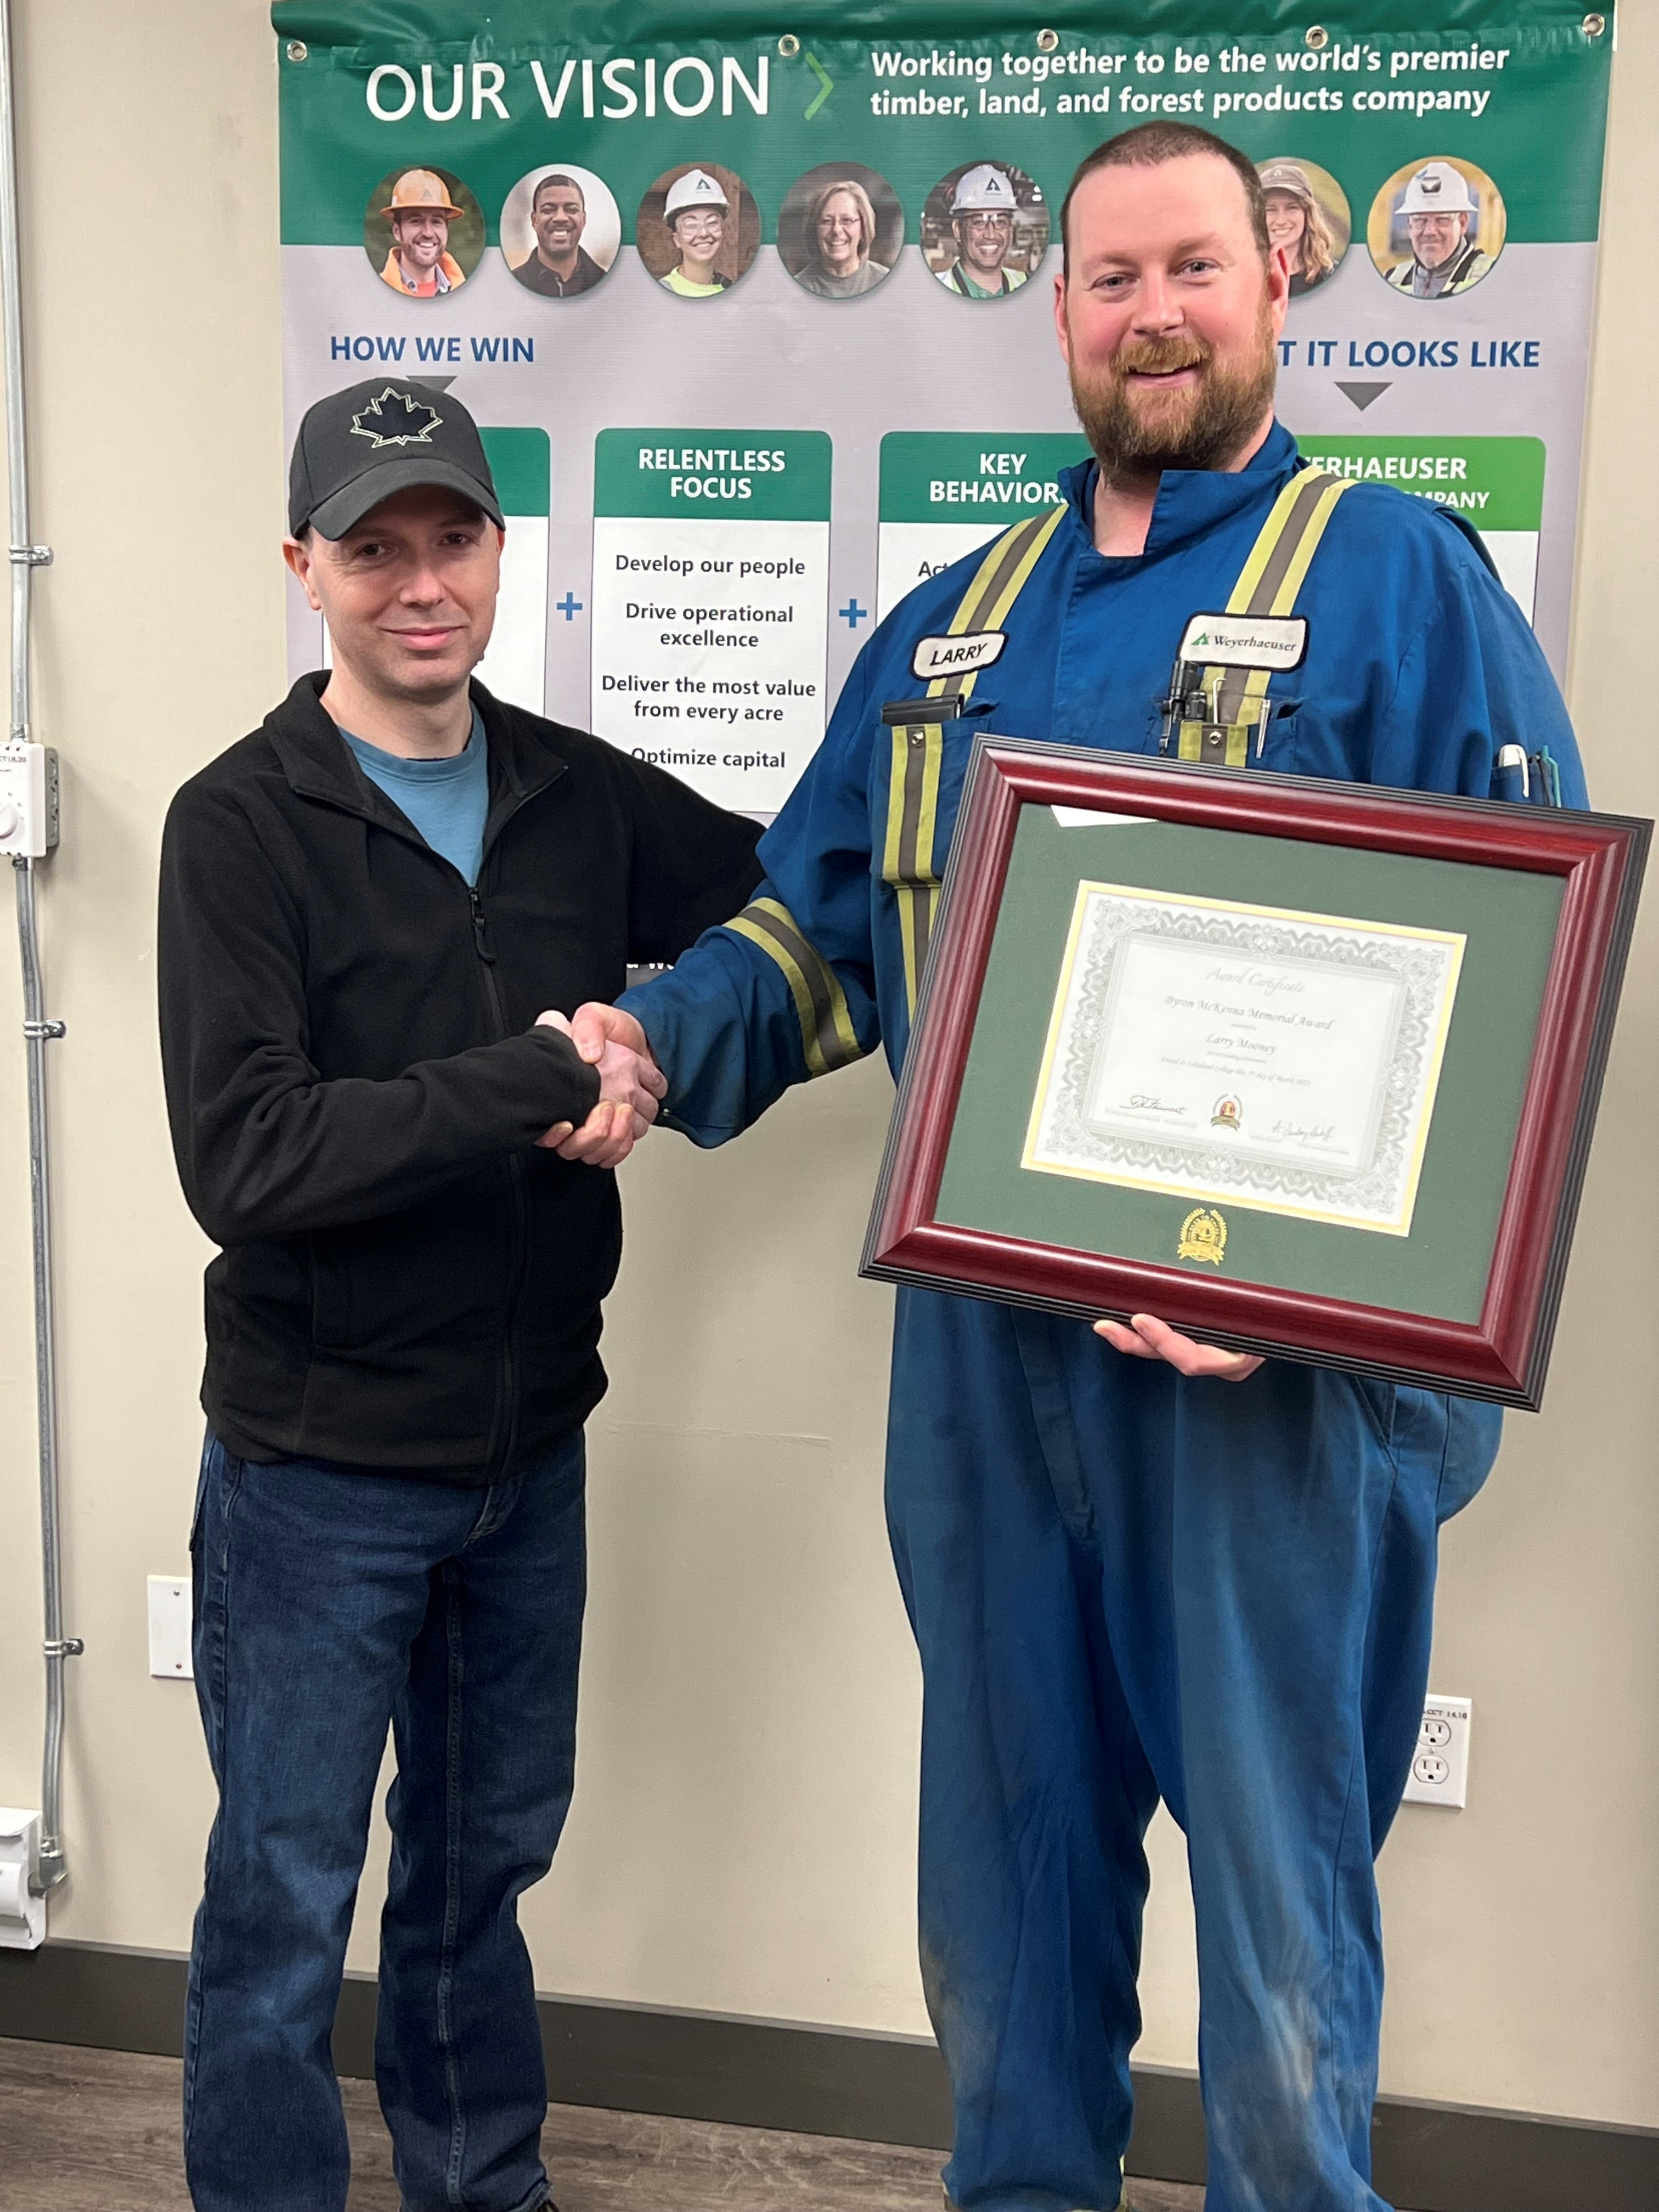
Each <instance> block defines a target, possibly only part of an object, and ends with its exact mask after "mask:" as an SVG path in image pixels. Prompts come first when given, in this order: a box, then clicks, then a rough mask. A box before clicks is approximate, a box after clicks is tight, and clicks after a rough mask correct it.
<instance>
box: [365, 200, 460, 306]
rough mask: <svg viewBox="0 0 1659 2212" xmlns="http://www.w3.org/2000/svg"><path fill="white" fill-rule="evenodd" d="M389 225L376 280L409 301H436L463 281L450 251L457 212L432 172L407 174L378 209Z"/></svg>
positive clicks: (458, 214)
mask: <svg viewBox="0 0 1659 2212" xmlns="http://www.w3.org/2000/svg"><path fill="white" fill-rule="evenodd" d="M381 213H382V214H383V215H384V216H385V217H386V221H387V222H389V223H390V224H391V226H392V251H391V252H390V253H388V254H387V256H386V266H385V268H383V269H382V270H381V271H380V281H381V283H383V284H390V285H391V287H392V290H393V291H394V292H402V293H404V295H406V296H407V297H408V298H410V299H411V300H430V299H435V297H436V296H437V295H439V294H440V293H443V292H453V291H454V290H456V289H458V287H459V286H460V285H462V284H465V282H466V273H465V270H463V269H462V267H461V264H460V263H459V261H457V260H456V258H455V257H454V256H453V254H452V253H451V252H450V251H449V226H450V224H451V223H452V222H459V221H460V218H461V215H462V210H461V209H459V208H458V207H457V206H455V204H453V201H452V200H451V198H450V197H449V193H448V191H447V188H446V186H445V185H444V181H443V179H442V178H441V177H440V176H439V175H438V173H437V172H436V171H435V170H433V169H405V170H404V173H403V174H402V176H401V177H399V178H398V181H397V183H396V184H395V185H393V186H392V197H391V199H390V200H389V201H388V202H387V203H386V206H385V207H384V208H383V209H382V210H381Z"/></svg>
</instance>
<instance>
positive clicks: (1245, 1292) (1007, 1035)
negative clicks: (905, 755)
mask: <svg viewBox="0 0 1659 2212" xmlns="http://www.w3.org/2000/svg"><path fill="white" fill-rule="evenodd" d="M1649 827H1650V825H1649V824H1648V823H1644V822H1639V821H1633V820H1630V819H1627V818H1625V817H1616V816H1609V815H1598V814H1577V813H1568V812H1565V811H1560V810H1553V809H1548V808H1541V807H1531V806H1522V805H1503V804H1497V803H1492V802H1488V801H1485V800H1477V799H1448V798H1442V797H1438V796H1434V795H1430V794H1425V793H1414V792H1401V791H1392V790H1387V789H1382V788H1378V787H1371V786H1364V785H1355V784H1346V783H1327V782H1319V781H1314V780H1312V779H1310V778H1305V777H1299V776H1283V775H1265V774H1255V773H1249V772H1240V771H1238V770H1236V769H1210V768H1200V767H1183V766H1179V765H1176V764H1172V763H1164V762H1162V761H1152V760H1148V759H1146V758H1144V757H1139V756H1134V755H1124V754H1120V753H1096V752H1088V751H1084V750H1079V749H1078V748H1076V747H1073V746H1068V745H1050V744H1030V743H1027V742H1024V741H1021V740H1018V739H1012V738H995V737H981V738H979V739H978V740H977V741H976V742H975V748H974V754H973V758H972V761H971V763H970V765H969V772H968V780H967V786H966V789H965V792H964V795H963V805H962V810H961V814H960V817H959V820H958V824H957V835H956V840H955V843H954V846H953V848H952V852H951V863H950V866H949V869H948V871H947V872H946V877H945V885H944V889H943V892H942V895H941V900H940V906H939V915H938V918H937V921H936V924H935V927H934V930H933V943H932V948H931V951H930V952H929V956H928V963H927V975H926V977H925V979H924V981H923V986H922V989H921V997H920V1002H919V1005H918V1007H917V1012H916V1020H915V1033H914V1035H913V1037H912V1040H911V1044H910V1049H909V1053H908V1057H907V1059H906V1061H905V1067H904V1074H903V1079H902V1083H901V1085H900V1088H899V1097H898V1103H897V1106H896V1109H895V1113H894V1118H893V1126H892V1129H891V1132H890V1136H889V1139H888V1146H887V1155H886V1159H885V1161H884V1166H883V1170H882V1177H881V1183H880V1187H879V1188H878V1194H877V1200H876V1206H875V1212H874V1215H873V1217H872V1222H871V1225H870V1233H869V1237H868V1239H867V1242H866V1248H865V1259H864V1268H863V1272H864V1273H866V1274H867V1275H873V1276H878V1277H881V1278H884V1279H889V1280H893V1281H900V1282H910V1283H919V1284H924V1285H929V1286H930V1287H932V1288H934V1289H938V1290H951V1291H963V1292H966V1293H969V1294H970V1295H975V1296H980V1297H994V1298H1000V1299H1005V1300H1007V1301H1010V1302H1012V1303H1013V1304H1027V1305H1040V1306H1048V1307H1053V1308H1055V1309H1057V1310H1060V1311H1062V1312H1066V1313H1074V1314H1079V1315H1086V1316H1090V1317H1091V1318H1093V1317H1097V1316H1100V1315H1102V1314H1110V1315H1116V1316H1127V1315H1128V1314H1130V1313H1132V1312H1134V1313H1155V1314H1157V1315H1158V1316H1160V1317H1161V1318H1162V1319H1164V1320H1165V1321H1167V1322H1170V1323H1172V1324H1173V1325H1174V1326H1175V1327H1176V1328H1180V1329H1182V1330H1185V1331H1187V1332H1188V1333H1189V1334H1196V1335H1199V1336H1201V1337H1204V1338H1206V1339H1207V1340H1211V1341H1212V1342H1216V1343H1222V1344H1226V1345H1231V1346H1236V1347H1238V1348H1240V1349H1243V1350H1246V1351H1251V1352H1267V1353H1270V1354H1273V1355H1275V1356H1277V1357H1279V1358H1292V1359H1304V1360H1312V1361H1316V1362H1319V1363H1322V1364H1328V1365H1332V1366H1339V1367H1346V1368H1350V1369H1352V1370H1358V1371H1359V1372H1363V1373H1366V1374H1371V1375H1379V1376H1386V1377H1389V1378H1390V1379H1392V1380H1395V1381H1398V1382H1404V1383H1420V1384H1423V1385H1425V1386H1426V1387H1428V1388H1431V1389H1447V1390H1455V1391H1458V1392H1460V1393H1462V1395H1466V1396H1471V1397H1482V1398H1492V1399H1496V1400H1498V1401H1500V1402H1502V1403H1504V1404H1506V1405H1514V1406H1524V1407H1536V1406H1537V1405H1538V1403H1539V1402H1540V1399H1541V1394H1542V1390H1543V1383H1544V1374H1545V1370H1546V1367H1547V1364H1548V1358H1549V1347H1550V1340H1551V1337H1552V1334H1553V1328H1554V1322H1555V1313H1556V1308H1557V1304H1558V1303H1559V1296H1560V1289H1561V1282H1562V1278H1563V1274H1564V1273H1565V1266H1566V1259H1567V1252H1568V1248H1569V1245H1570V1243H1571V1233H1572V1224H1573V1218H1574V1214H1575V1212H1576V1210H1577V1201H1578V1193H1579V1188H1580V1184H1581V1182H1582V1181H1583V1170H1584V1164H1585V1159H1586V1156H1587V1153H1588V1150H1589V1138H1590V1131H1591V1127H1592V1125H1593V1122H1594V1120H1595V1104H1596V1099H1597V1095H1598V1093H1599V1091H1600V1087H1601V1073H1602V1069H1603V1067H1604V1066H1605V1063H1606V1059H1607V1046H1608V1042H1609V1040H1610V1037H1611V1034H1612V1029H1613V1013H1614V1010H1615V1007H1616V1005H1617V1001H1618V994H1619V986H1620V978H1621V975H1622V972H1623V968H1624V962H1625V956H1626V949H1627V946H1628V944H1629V939H1630V933H1631V928H1632V922H1633V920H1634V915H1635V908H1636V900H1637V896H1638V890H1639V886H1640V881H1641V875H1642V869H1643V866H1644V860H1645V855H1646V850H1647V842H1648V836H1649Z"/></svg>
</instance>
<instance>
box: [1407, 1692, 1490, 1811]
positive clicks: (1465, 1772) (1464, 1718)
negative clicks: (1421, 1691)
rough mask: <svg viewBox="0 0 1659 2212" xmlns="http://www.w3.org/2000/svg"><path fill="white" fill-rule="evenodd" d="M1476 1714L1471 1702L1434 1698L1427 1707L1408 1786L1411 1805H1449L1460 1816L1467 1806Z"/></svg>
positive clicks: (1408, 1798)
mask: <svg viewBox="0 0 1659 2212" xmlns="http://www.w3.org/2000/svg"><path fill="white" fill-rule="evenodd" d="M1472 1711H1474V1708H1473V1706H1472V1705H1471V1704H1470V1701H1469V1700H1468V1698H1431V1699H1428V1701H1427V1702H1426V1703H1425V1705H1424V1707H1423V1725H1422V1727H1421V1728H1420V1729H1419V1730H1418V1732H1417V1748H1416V1750H1415V1751H1414V1752H1413V1753H1412V1771H1411V1774H1410V1776H1409V1778H1408V1779H1407V1784H1406V1802H1407V1804H1408V1805H1450V1806H1452V1807H1454V1808H1455V1809H1456V1810H1457V1811H1458V1812H1460V1813H1461V1812H1462V1809H1463V1808H1464V1807H1465V1806H1466V1805H1467V1804H1468V1802H1469V1717H1470V1714H1471V1713H1472Z"/></svg>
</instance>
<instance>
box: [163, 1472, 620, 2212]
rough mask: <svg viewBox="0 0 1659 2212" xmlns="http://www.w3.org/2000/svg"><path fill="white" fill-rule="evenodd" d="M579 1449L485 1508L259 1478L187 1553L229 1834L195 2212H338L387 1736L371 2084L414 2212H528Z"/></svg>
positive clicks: (203, 1501)
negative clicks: (375, 1810) (542, 1908)
mask: <svg viewBox="0 0 1659 2212" xmlns="http://www.w3.org/2000/svg"><path fill="white" fill-rule="evenodd" d="M583 1509H584V1456H583V1449H582V1438H581V1436H580V1432H579V1433H578V1434H577V1435H575V1436H574V1437H571V1438H570V1439H569V1440H568V1442H567V1443H564V1444H562V1445H561V1446H560V1447H559V1449H557V1450H556V1451H553V1452H550V1453H549V1454H548V1455H546V1457H545V1458H544V1459H541V1460H539V1461H537V1462H533V1463H532V1464H531V1465H530V1466H528V1467H526V1468H523V1469H521V1470H520V1472H519V1473H518V1474H514V1475H513V1476H511V1477H510V1478H508V1479H507V1480H503V1481H501V1482H497V1483H495V1484H493V1485H491V1486H489V1487H488V1488H483V1489H478V1488H471V1487H467V1486H463V1485H461V1484H459V1483H441V1482H426V1481H416V1480H407V1479H405V1478H404V1477H401V1476H385V1475H362V1474H340V1473H337V1472H335V1471H332V1470H331V1469H328V1468H320V1467H315V1466H313V1465H310V1464H309V1463H307V1462H304V1461H284V1462H276V1463H275V1464H271V1465H266V1464H263V1463H257V1462H253V1461H250V1460H242V1459H237V1458H235V1457H234V1456H233V1455H231V1454H230V1453H228V1452H227V1451H226V1450H225V1449H224V1447H223V1446H222V1444H221V1443H219V1442H218V1440H217V1439H216V1437H213V1436H212V1435H210V1436H209V1437H208V1440H207V1444H206V1448H205V1449H204V1454H203V1459H202V1479H201V1486H200V1490H199V1492H198V1496H197V1509H196V1519H195V1526H194V1528H193V1530H192V1532H191V1560H192V1563H193V1565H194V1571H195V1601H196V1626H195V1654H196V1691H197V1699H198V1701H199V1703H200V1705H201V1709H202V1719H203V1723H204V1727H205V1729H206V1731H207V1741H208V1754H209V1757H210V1759H211V1761H212V1765H213V1771H214V1776H215V1778H216V1780H217V1782H218V1784H219V1811H218V1815H217V1818H216V1820H215V1821H214V1824H213V1832H212V1836H211V1838H210V1841H209V1844H208V1854H207V1876H206V1885H205V1890H204V1896H203V1899H202V1905H201V1909H200V1911H198V1912H197V1916H196V1938H195V1944H194V1948H193V1949H192V1952H191V1967H190V1997H189V2008H188V2013H187V2017H186V2023H185V2170H186V2173H187V2176H188V2179H189V2183H190V2191H191V2202H192V2203H194V2204H195V2205H196V2206H197V2212H343V2207H344V2204H345V2201H346V2187H347V2179H348V2174H349V2154H348V2150H347V2144H346V2130H345V2123H344V2120H343V2116H342V2112H341V2108H340V2096H339V2091H338V2088H337V2085H336V2082H335V2078H334V2069H333V2066H332V2063H331V2058H330V2051H329V2038H330V2033H331V2027H332V2024H333V2020H334V2008H335V2004H336V2001H337V1998H338V1996H339V1991H340V1982H341V1978H342V1974H343V1966H344V1960H345V1948H346V1937H347V1934H348V1931H349V1928H350V1924H351V1912H352V1905H353V1901H354V1899H355V1898H356V1892H357V1882H358V1877H359V1875H360V1874H361V1873H362V1863H363V1854H364V1850H365V1848H366V1846H367V1842H368V1823H369V1813H370V1808H371V1803H372V1800H373V1796H374V1784H375V1778H376V1775H377V1773H378V1771H379V1769H380V1759H381V1755H382V1753H383V1752H384V1749H385V1746H386V1729H387V1726H388V1724H390V1726H391V1728H392V1735H393V1740H394V1743H395V1747H396V1752H397V1765H398V1777H397V1780H396V1781H395V1783H394V1784H393V1785H392V1790H391V1794H390V1796H389V1797H388V1798H387V1801H386V1812H387V1816H388V1818H389V1820H390V1822H391V1826H392V1874H391V1884H390V1888H389V1892H388V1894H387V1897H386V1910H385V1911H384V1913H383V1914H382V1916H381V1921H380V2014H379V2026H378V2029H377V2033H376V2039H375V2073H376V2076H377V2079H378V2081H379V2085H380V2104H381V2108H382V2110H383V2111H384V2112H385V2114H386V2124H387V2126H388V2127H389V2129H390V2130H391V2132H392V2145H393V2150H394V2154H395V2160H396V2166H397V2172H398V2185H399V2187H400V2189H401V2191H402V2192H403V2201H404V2208H405V2212H451V2208H454V2207H465V2212H532V2208H533V2207H536V2206H539V2205H540V2204H542V2203H544V2200H545V2198H546V2195H547V2176H546V2172H545V2169H544V2166H543V2165H542V2160H541V2151H540V2138H541V2127H542V2122H543V2118H544V2115H545V2112H546V2109H547V2084H546V2077H545V2074H544V2069H543V2062H542V2047H541V2038H540V2033H539V2030H538V2021H537V2015H536V2002H535V1990H534V1985H533V1983H532V1977H531V1966H530V1959H529V1954H528V1953H527V1952H526V1948H525V1942H524V1938H523V1936H521V1935H520V1932H519V1925H518V1915H517V1901H518V1899H519V1896H520V1893H521V1892H522V1891H524V1890H526V1889H527V1888H528V1887H529V1886H530V1885H531V1883H532V1882H534V1881H539V1880H540V1879H541V1877H542V1875H544V1874H545V1873H546V1872H547V1870H548V1868H549V1866H550V1864H551V1863H552V1858H553V1852H554V1847H555V1846H556V1844H557V1842H558V1839H559V1832H560V1830H561V1829H562V1826H563V1825H564V1818H565V1814H566V1811H567V1810H568V1806H569V1803H570V1790H571V1781H572V1774H573V1766H574V1746H575V1724H576V1671H577V1662H578V1657H579V1654H580V1643H581V1620H582V1604H583V1599H584V1596H585V1594H586V1545H585V1536H584V1510H583Z"/></svg>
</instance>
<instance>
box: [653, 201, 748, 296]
mask: <svg viewBox="0 0 1659 2212" xmlns="http://www.w3.org/2000/svg"><path fill="white" fill-rule="evenodd" d="M730 213H731V203H730V201H728V199H727V198H726V191H725V188H724V187H723V186H722V185H721V183H720V179H719V178H718V177H716V176H714V175H713V174H711V173H710V172H709V171H708V170H707V169H687V170H686V171H685V172H684V175H682V176H678V177H676V178H675V179H674V181H673V183H672V184H671V185H670V186H669V187H668V191H667V195H666V197H665V199H664V201H663V205H662V219H663V221H664V222H665V223H666V224H667V225H668V228H669V231H670V234H671V236H672V238H673V240H674V243H675V245H676V246H678V248H679V254H680V258H679V259H678V261H677V262H676V263H675V264H674V266H673V267H672V268H671V270H669V272H668V274H667V275H666V276H662V277H659V279H658V280H657V281H658V282H659V283H660V284H661V285H662V287H663V289H665V291H669V292H674V293H677V294H678V295H679V297H680V298H681V299H682V300H713V299H717V298H718V297H719V295H720V294H721V293H722V292H724V291H726V289H728V287H729V286H730V284H731V282H732V279H731V278H730V277H729V276H722V275H721V274H720V270H718V269H716V268H715V266H714V263H715V260H716V258H717V257H718V256H719V254H720V252H721V249H722V248H723V247H724V246H725V244H726V220H727V217H728V216H729V215H730Z"/></svg>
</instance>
